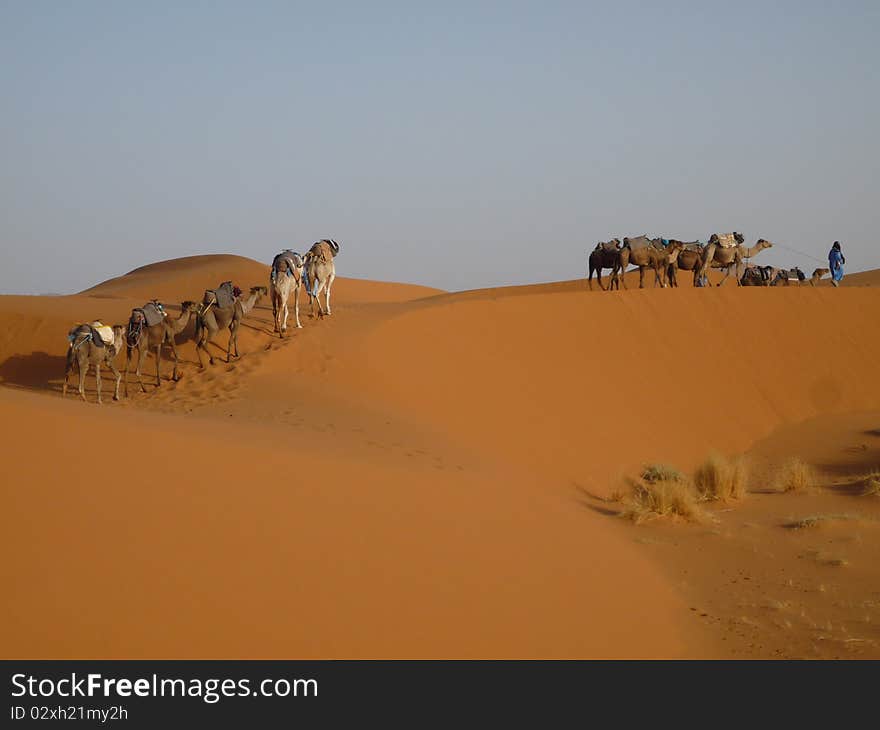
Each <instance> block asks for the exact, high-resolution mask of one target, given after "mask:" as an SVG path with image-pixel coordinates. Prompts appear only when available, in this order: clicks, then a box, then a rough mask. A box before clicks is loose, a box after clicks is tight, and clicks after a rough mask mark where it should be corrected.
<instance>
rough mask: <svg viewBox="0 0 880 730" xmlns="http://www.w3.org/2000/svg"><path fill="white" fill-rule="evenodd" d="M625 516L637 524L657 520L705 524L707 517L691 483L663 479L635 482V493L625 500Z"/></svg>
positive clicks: (633, 488) (633, 485)
mask: <svg viewBox="0 0 880 730" xmlns="http://www.w3.org/2000/svg"><path fill="white" fill-rule="evenodd" d="M621 514H622V516H623V517H626V518H627V519H629V520H632V521H633V522H635V523H636V524H640V523H642V522H646V521H647V520H652V519H656V518H658V517H670V518H682V519H685V520H688V521H689V522H703V521H704V520H705V519H706V517H707V515H706V513H705V511H704V510H703V509H702V507H700V505H699V498H698V497H697V493H696V491H695V490H694V488H693V485H692V484H691V483H690V482H688V481H677V480H661V481H654V482H633V483H632V492H631V493H630V494H629V495H628V496H627V497H626V498H624V500H623V512H621Z"/></svg>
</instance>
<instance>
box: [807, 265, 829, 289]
mask: <svg viewBox="0 0 880 730" xmlns="http://www.w3.org/2000/svg"><path fill="white" fill-rule="evenodd" d="M830 273H831V269H814V270H813V275H812V276H811V277H810V286H816V285H817V284H818V283H819V282H820V281H821V280H822V277H823V276H825V274H830Z"/></svg>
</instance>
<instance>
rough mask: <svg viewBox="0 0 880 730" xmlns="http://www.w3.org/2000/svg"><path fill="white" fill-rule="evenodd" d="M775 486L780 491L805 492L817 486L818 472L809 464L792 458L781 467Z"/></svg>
mask: <svg viewBox="0 0 880 730" xmlns="http://www.w3.org/2000/svg"><path fill="white" fill-rule="evenodd" d="M775 486H776V489H777V490H778V491H780V492H805V491H808V490H810V489H812V488H813V487H815V486H816V473H815V472H814V471H813V467H811V466H810V465H809V464H805V463H804V462H803V461H801V460H800V459H798V458H792V459H789V460H788V461H786V462H785V463H784V464H783V465H782V466H781V467H780V469H779V472H778V473H777V474H776V480H775Z"/></svg>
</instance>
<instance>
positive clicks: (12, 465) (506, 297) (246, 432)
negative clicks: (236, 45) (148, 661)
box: [0, 252, 880, 659]
mask: <svg viewBox="0 0 880 730" xmlns="http://www.w3.org/2000/svg"><path fill="white" fill-rule="evenodd" d="M343 262H344V252H342V253H341V254H340V258H339V259H338V261H337V266H338V268H339V269H340V270H341V271H344V264H343ZM267 277H268V265H267V264H265V263H261V262H257V261H253V260H250V259H246V258H242V257H238V256H230V255H217V256H198V257H189V258H184V259H176V260H172V261H166V262H161V263H158V264H152V265H148V266H144V267H141V268H139V269H136V270H134V271H132V272H130V273H128V274H126V275H124V276H120V277H118V278H116V279H112V280H110V281H106V282H103V283H101V284H98V285H96V286H95V287H92V288H91V289H88V290H86V291H84V292H82V293H80V294H76V295H72V296H62V297H23V296H2V297H0V386H2V387H0V409H2V413H3V415H4V418H3V421H2V433H3V438H2V440H0V454H2V456H3V461H4V466H5V474H4V479H3V498H4V509H3V511H2V518H0V519H2V525H0V527H2V533H3V536H4V537H3V540H4V551H3V554H4V557H3V560H2V563H0V564H2V579H3V585H4V586H6V590H5V591H4V595H5V599H6V600H4V601H3V605H2V615H0V632H2V633H0V646H2V655H3V657H4V658H328V659H329V658H471V657H473V658H476V657H480V658H557V657H560V658H584V657H598V658H606V657H607V658H611V657H650V658H667V657H668V658H673V657H694V658H696V657H719V658H721V657H739V656H750V657H779V656H797V657H832V656H858V657H878V656H880V560H878V559H877V558H878V557H880V550H878V540H877V537H878V530H877V525H880V523H878V522H877V520H878V519H880V498H878V497H876V496H874V497H872V496H865V497H862V496H858V495H857V494H856V493H855V492H854V491H853V490H852V489H851V488H850V487H851V485H852V484H853V483H854V480H857V479H859V478H860V477H861V475H863V474H864V473H866V472H868V471H870V470H871V469H873V468H876V467H878V466H880V430H878V429H880V380H878V379H877V377H876V373H877V362H878V358H880V321H878V318H877V317H876V312H877V308H878V305H880V289H878V288H877V284H878V283H880V272H866V273H863V274H856V275H850V276H848V277H847V279H846V280H845V283H846V284H847V285H848V286H847V287H845V288H841V289H833V288H832V287H830V286H828V285H827V282H822V286H819V287H810V286H793V287H786V288H773V289H770V288H737V287H735V286H734V285H733V282H732V281H730V282H728V283H727V285H725V286H724V287H721V288H712V289H693V288H692V287H691V286H690V282H689V281H685V282H683V286H682V287H681V288H679V289H676V290H669V289H645V290H637V289H636V288H635V286H637V284H636V283H635V282H636V281H637V279H636V278H634V277H633V276H632V275H628V283H629V286H630V289H629V290H627V291H621V292H613V293H603V292H600V291H598V289H597V290H596V291H594V292H589V291H588V290H587V287H586V283H585V281H584V280H583V279H578V280H574V281H570V282H557V283H551V284H540V285H533V286H523V287H504V288H496V289H485V290H476V291H467V292H460V293H447V292H442V291H438V290H434V289H429V288H426V287H419V286H412V285H407V284H395V283H385V282H373V281H363V280H355V279H346V278H338V279H337V280H336V283H335V284H334V288H333V315H332V316H330V317H325V318H323V319H321V320H318V319H315V318H310V317H308V316H306V313H307V311H308V308H307V307H305V309H304V310H303V311H304V315H303V325H304V327H303V329H301V330H295V329H291V330H289V334H288V336H287V337H285V338H284V339H279V338H278V336H277V335H273V333H272V322H271V304H270V302H269V301H268V300H267V299H264V300H263V301H262V302H260V304H259V305H258V307H257V309H256V310H255V311H254V312H253V313H252V314H251V315H250V316H249V317H248V318H247V319H246V320H245V326H244V327H243V332H242V333H241V334H240V336H239V345H240V347H241V350H242V353H243V356H242V357H241V359H239V360H237V361H233V362H232V363H229V364H227V363H225V362H223V361H222V359H220V360H218V361H217V363H216V364H215V365H214V366H212V367H211V366H209V367H207V368H206V369H205V370H204V371H202V370H200V369H199V367H198V365H197V358H196V355H195V348H194V345H193V343H192V340H191V333H192V326H190V328H188V329H187V330H186V331H185V332H184V333H183V334H182V335H181V336H180V337H179V338H178V350H179V352H180V355H181V359H182V373H183V377H182V379H181V380H180V381H179V382H176V383H175V382H171V381H170V379H169V378H170V373H171V363H170V361H168V360H165V361H164V362H163V369H162V374H163V381H162V384H161V387H159V388H158V389H157V388H156V387H155V385H154V384H153V383H152V382H149V378H146V380H147V381H148V382H149V384H148V385H147V392H146V393H143V394H142V393H140V392H138V388H137V386H136V384H134V381H133V380H131V381H130V383H131V384H130V386H129V389H130V394H131V397H130V398H128V399H127V400H123V401H121V402H118V403H115V402H111V401H110V396H111V394H112V378H110V377H107V376H108V375H109V374H108V373H106V371H105V379H104V395H105V404H104V405H103V406H97V405H95V403H94V400H95V392H94V378H92V377H89V378H88V380H87V385H88V398H89V403H88V404H86V403H83V402H81V401H80V400H79V399H78V398H77V397H75V396H71V395H68V397H67V398H66V399H62V397H61V382H62V379H63V371H64V354H65V351H66V347H67V341H66V333H67V331H68V329H69V328H70V327H71V326H72V325H73V324H76V323H77V322H81V321H87V320H93V319H101V320H102V321H103V322H105V323H107V324H114V323H123V322H124V321H126V319H127V317H128V314H129V312H130V310H131V308H132V307H134V306H140V305H142V304H143V303H144V301H145V300H147V299H149V298H154V297H156V298H159V299H161V300H162V301H163V302H165V303H166V306H167V307H168V309H169V311H170V312H171V315H172V316H176V313H177V310H178V309H179V306H178V305H179V303H180V302H181V301H183V300H186V299H200V298H201V295H202V293H203V291H204V289H206V288H208V287H213V286H215V285H217V284H219V283H220V281H222V280H226V279H232V280H233V281H234V282H235V283H236V284H238V285H239V286H241V287H242V289H245V290H246V289H247V287H250V286H252V285H258V284H260V285H265V284H266V280H267ZM646 280H647V281H649V282H650V278H646ZM219 344H220V345H221V346H222V348H223V352H224V353H225V345H226V338H225V336H223V334H221V335H220V339H219ZM215 352H216V354H220V352H221V350H220V348H216V349H215ZM124 359H125V356H124V354H123V355H121V356H120V357H119V358H118V360H117V366H119V367H121V366H123V365H124ZM154 367H155V366H154V364H153V361H152V358H151V359H150V361H149V363H148V365H147V367H146V369H145V374H146V375H149V374H150V373H153V372H154ZM130 377H131V376H130ZM713 450H714V451H718V452H721V453H723V454H728V455H734V454H747V455H748V457H749V459H750V460H751V461H752V463H753V465H754V469H753V477H752V481H751V483H750V488H751V491H752V493H751V494H750V495H749V496H748V498H747V499H745V500H743V501H742V503H741V504H736V505H732V506H731V505H717V506H715V507H713V508H712V511H713V521H712V522H711V523H710V524H708V525H706V524H704V525H692V524H681V523H675V522H664V521H660V520H657V521H652V522H650V523H648V524H646V525H642V526H635V525H633V524H631V523H629V522H626V521H624V520H622V519H620V518H619V516H618V512H619V509H618V506H617V505H616V504H615V502H614V501H613V499H612V498H613V495H614V494H615V491H616V490H618V489H619V488H620V486H621V484H623V482H624V480H625V479H626V478H627V477H632V476H633V475H637V474H638V473H639V471H640V469H641V467H642V465H644V464H647V463H652V462H662V463H669V464H675V465H676V466H677V467H678V468H680V469H682V470H690V469H693V468H694V467H695V466H696V465H697V464H698V463H699V462H700V461H702V460H703V459H704V458H705V457H706V455H707V454H708V453H709V452H711V451H713ZM794 456H797V457H801V458H802V459H804V460H806V461H808V462H809V463H810V464H812V465H814V466H815V468H816V470H817V473H818V474H819V475H820V477H821V484H820V485H819V486H817V488H816V489H814V490H812V491H810V492H809V493H804V494H779V493H775V492H774V491H773V489H772V486H771V485H772V475H773V472H774V469H775V468H776V467H777V466H778V463H779V462H780V461H781V460H784V459H787V458H790V457H794ZM810 515H824V516H836V518H835V519H826V520H822V521H821V524H818V523H817V526H811V527H804V528H800V527H790V525H792V524H796V523H798V521H799V520H802V519H803V518H805V517H807V516H810ZM810 524H811V525H812V523H810ZM786 525H789V526H786Z"/></svg>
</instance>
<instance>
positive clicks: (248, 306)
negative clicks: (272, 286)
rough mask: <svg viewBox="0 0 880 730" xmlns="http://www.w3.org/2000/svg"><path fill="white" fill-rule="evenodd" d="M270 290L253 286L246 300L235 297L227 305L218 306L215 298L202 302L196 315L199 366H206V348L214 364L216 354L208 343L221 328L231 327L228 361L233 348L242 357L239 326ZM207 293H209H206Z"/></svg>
mask: <svg viewBox="0 0 880 730" xmlns="http://www.w3.org/2000/svg"><path fill="white" fill-rule="evenodd" d="M268 292H269V290H268V289H267V288H266V287H265V286H252V287H251V291H250V295H249V296H248V298H247V299H246V300H245V301H242V300H241V298H237V299H234V300H233V301H232V304H231V305H229V306H226V307H218V306H216V304H214V302H213V300H212V301H210V302H207V303H206V302H202V304H201V305H200V306H199V311H198V314H197V315H196V354H197V355H198V356H199V367H202V368H203V367H205V364H204V362H203V361H202V353H201V351H202V350H204V351H205V352H206V353H207V355H208V362H209V363H210V364H211V365H213V364H214V356H213V355H211V351H210V350H208V343H209V342H210V341H211V340H213V339H214V336H215V335H216V334H217V333H218V332H219V331H220V330H221V329H227V328H228V329H229V342H228V343H227V344H226V362H232V356H231V353H232V350H233V349H234V350H235V357H236V358H238V357H241V355H240V354H239V352H238V328H239V326H240V325H241V321H242V320H243V319H244V318H245V317H246V316H247V315H248V314H250V313H251V310H253V308H254V307H255V306H256V305H257V302H258V301H260V298H261V297H264V296H266V294H268ZM206 294H207V293H206Z"/></svg>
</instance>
